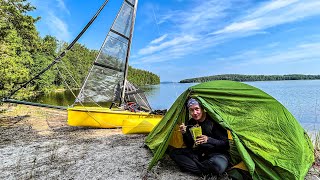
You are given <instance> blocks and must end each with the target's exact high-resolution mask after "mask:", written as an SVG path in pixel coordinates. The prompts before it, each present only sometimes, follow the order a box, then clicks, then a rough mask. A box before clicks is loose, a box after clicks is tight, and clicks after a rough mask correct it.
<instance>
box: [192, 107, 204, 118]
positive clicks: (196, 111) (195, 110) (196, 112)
mask: <svg viewBox="0 0 320 180" xmlns="http://www.w3.org/2000/svg"><path fill="white" fill-rule="evenodd" d="M189 114H190V115H191V117H192V118H193V119H194V120H196V121H199V120H201V118H202V116H203V110H202V108H201V107H200V106H199V105H192V106H190V107H189Z"/></svg>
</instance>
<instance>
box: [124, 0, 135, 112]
mask: <svg viewBox="0 0 320 180" xmlns="http://www.w3.org/2000/svg"><path fill="white" fill-rule="evenodd" d="M125 1H126V2H127V3H128V4H129V5H131V6H132V7H133V14H132V18H131V27H130V35H129V41H128V47H127V55H126V61H125V69H124V79H123V88H122V91H121V99H120V106H121V105H122V104H123V103H124V98H125V97H124V96H125V91H126V80H127V76H128V66H129V63H128V61H129V56H130V49H131V40H132V37H133V29H134V23H135V19H136V13H137V7H138V0H135V3H134V4H132V3H131V2H129V1H128V0H125Z"/></svg>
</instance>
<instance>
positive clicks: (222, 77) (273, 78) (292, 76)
mask: <svg viewBox="0 0 320 180" xmlns="http://www.w3.org/2000/svg"><path fill="white" fill-rule="evenodd" d="M213 80H230V81H240V82H244V81H247V82H248V81H285V80H320V75H303V74H288V75H242V74H222V75H214V76H205V77H197V78H190V79H183V80H181V81H180V82H179V83H201V82H207V81H213Z"/></svg>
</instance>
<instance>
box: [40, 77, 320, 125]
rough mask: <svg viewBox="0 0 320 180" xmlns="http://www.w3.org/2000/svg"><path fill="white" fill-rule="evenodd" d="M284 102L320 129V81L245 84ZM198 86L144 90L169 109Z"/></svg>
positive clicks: (60, 100)
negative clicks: (188, 91)
mask: <svg viewBox="0 0 320 180" xmlns="http://www.w3.org/2000/svg"><path fill="white" fill-rule="evenodd" d="M245 83H246V84H250V85H252V86H255V87H257V88H260V89H261V90H263V91H265V92H266V93H268V94H270V95H271V96H273V97H274V98H276V99H277V100H278V101H279V102H281V103H282V104H283V105H284V106H285V107H286V108H288V110H289V111H290V112H291V113H292V114H293V115H294V116H295V117H296V118H297V120H298V121H299V122H300V123H301V124H302V126H303V127H304V128H305V129H306V130H308V131H314V130H320V119H319V117H320V80H300V81H257V82H245ZM193 85H195V83H188V84H181V83H161V84H159V85H152V86H146V87H143V88H142V89H144V91H145V93H146V96H147V98H148V100H149V103H150V105H151V107H152V108H153V109H169V108H170V106H171V105H172V104H173V102H174V101H175V100H176V98H177V97H178V96H179V95H180V94H181V93H182V92H184V91H185V90H186V89H187V88H188V87H190V86H193ZM74 99H75V98H74V96H73V95H72V94H71V93H70V92H60V93H51V94H49V95H46V96H43V97H40V98H39V99H38V100H37V102H41V103H45V104H53V105H59V106H68V105H71V104H72V103H73V101H74Z"/></svg>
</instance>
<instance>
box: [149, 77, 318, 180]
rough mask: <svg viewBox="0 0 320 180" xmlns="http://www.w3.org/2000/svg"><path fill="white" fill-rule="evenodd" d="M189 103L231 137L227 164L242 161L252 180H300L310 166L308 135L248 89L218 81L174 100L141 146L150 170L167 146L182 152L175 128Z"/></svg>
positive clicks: (279, 106)
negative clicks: (149, 157)
mask: <svg viewBox="0 0 320 180" xmlns="http://www.w3.org/2000/svg"><path fill="white" fill-rule="evenodd" d="M190 97H193V98H196V99H197V100H199V101H200V102H201V104H202V105H203V107H204V109H205V111H207V113H208V114H209V115H210V116H211V117H212V118H213V120H214V121H216V122H217V123H219V124H220V125H221V126H222V127H224V128H225V129H227V130H229V131H230V133H231V135H232V140H229V142H230V155H231V163H232V164H234V165H235V164H238V163H239V162H241V161H243V162H244V164H245V165H246V168H247V169H248V171H249V173H250V175H251V176H252V178H253V179H303V178H304V176H305V175H306V173H307V172H308V170H309V168H310V167H311V165H312V163H313V162H314V155H313V145H312V143H311V141H310V139H309V137H308V135H307V133H306V132H305V131H304V129H303V128H302V127H301V125H300V124H299V122H298V121H297V120H296V119H295V118H294V117H293V115H292V114H291V113H290V112H289V111H288V110H287V109H286V108H285V107H284V106H283V105H282V104H281V103H279V102H278V101H277V100H276V99H274V98H273V97H271V96H270V95H268V94H267V93H265V92H263V91H262V90H260V89H258V88H255V87H253V86H250V85H247V84H244V83H240V82H233V81H224V80H222V81H211V82H206V83H201V84H198V85H195V86H192V87H190V88H189V89H187V90H186V91H185V92H183V93H182V94H181V95H180V96H179V97H178V99H177V100H176V101H175V102H174V104H173V105H172V106H171V108H170V109H169V110H168V112H167V114H166V115H165V116H164V117H163V118H162V120H161V122H160V123H159V124H158V125H157V126H156V127H155V128H154V129H153V130H152V131H151V132H150V134H149V135H148V137H147V138H146V140H145V143H146V145H147V146H148V147H149V148H150V149H151V151H152V152H153V153H154V157H153V159H152V160H151V162H150V164H149V169H151V168H152V167H153V166H154V165H155V164H156V163H157V162H158V161H159V160H160V159H161V158H162V157H163V156H164V154H165V151H166V149H167V147H168V145H169V144H170V145H172V146H174V147H182V146H183V142H182V141H181V135H180V136H179V134H181V133H180V132H179V131H178V125H180V124H181V123H183V122H186V121H187V120H188V118H189V115H188V111H187V108H186V102H187V100H188V98H190ZM173 137H174V138H175V139H176V140H175V139H173Z"/></svg>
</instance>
